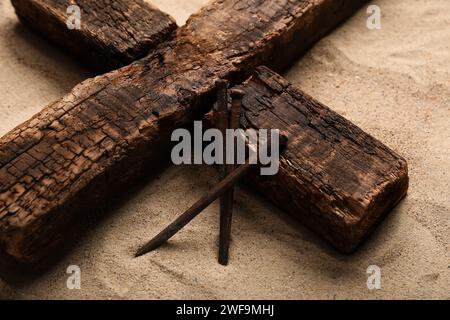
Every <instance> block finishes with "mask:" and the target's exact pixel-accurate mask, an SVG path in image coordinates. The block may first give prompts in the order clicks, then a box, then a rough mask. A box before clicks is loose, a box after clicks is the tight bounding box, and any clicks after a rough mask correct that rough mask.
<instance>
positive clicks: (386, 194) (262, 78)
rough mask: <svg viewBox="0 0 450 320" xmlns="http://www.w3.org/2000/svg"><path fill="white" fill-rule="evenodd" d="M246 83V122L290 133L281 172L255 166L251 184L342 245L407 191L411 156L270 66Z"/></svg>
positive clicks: (354, 241)
mask: <svg viewBox="0 0 450 320" xmlns="http://www.w3.org/2000/svg"><path fill="white" fill-rule="evenodd" d="M243 89H244V91H245V93H246V95H245V98H244V101H243V110H244V111H245V112H244V116H243V117H242V119H241V126H242V127H243V128H254V129H260V128H276V129H279V130H280V131H281V132H282V133H283V134H284V135H286V136H287V137H288V138H289V142H288V144H287V147H286V149H285V150H284V151H283V153H282V156H281V160H280V171H279V173H278V174H277V175H276V176H272V177H267V176H261V175H259V174H258V172H255V173H253V174H251V175H250V177H249V179H248V181H249V182H250V184H251V185H252V186H254V187H255V188H256V189H257V190H259V191H260V192H261V193H262V194H264V195H265V196H266V197H267V198H268V199H270V200H271V201H273V202H274V203H275V204H277V205H278V206H279V207H281V208H282V209H284V210H285V211H286V212H288V213H289V214H291V215H292V216H294V217H295V218H297V219H299V220H300V221H301V222H302V223H304V224H305V225H307V226H308V227H310V228H311V229H313V230H314V231H316V232H317V233H318V234H319V235H321V236H322V237H324V238H325V239H326V240H328V241H329V242H330V243H331V244H332V245H333V246H335V247H336V248H337V249H339V250H340V251H343V252H347V253H348V252H352V251H353V250H354V249H355V248H356V247H357V246H358V245H359V244H361V242H362V241H363V240H364V239H365V238H366V237H367V236H368V235H369V234H370V232H371V231H372V230H373V229H374V228H375V226H376V225H377V224H378V223H379V222H380V221H381V220H382V218H383V217H384V216H385V215H386V214H387V213H388V212H389V211H390V210H391V209H392V208H393V207H394V206H395V205H396V204H397V203H398V202H399V201H400V200H401V199H402V198H403V197H404V196H405V195H406V192H407V190H408V167H407V163H406V161H405V160H404V159H403V158H402V157H400V156H399V155H398V154H396V153H395V152H393V151H392V150H391V149H389V148H388V147H386V146H385V145H384V144H382V143H381V142H379V141H378V140H376V139H375V138H373V137H372V136H370V135H368V134H367V133H365V132H364V131H362V130H361V129H359V128H358V127H357V126H355V125H354V124H352V123H351V122H350V121H348V120H346V119H345V118H343V117H342V116H340V115H338V114H337V113H335V112H333V111H332V110H330V109H329V108H327V107H326V106H324V105H323V104H321V103H319V102H317V101H316V100H314V99H313V98H311V97H310V96H308V95H306V94H305V93H303V92H302V91H301V90H299V89H297V88H295V87H294V86H293V85H291V84H290V83H289V82H288V81H287V80H285V79H283V78H282V77H281V76H279V75H277V74H276V73H274V72H273V71H271V70H269V69H267V68H265V67H259V68H258V69H257V70H256V71H255V73H254V75H253V77H252V78H251V80H250V81H248V82H247V83H246V84H245V86H244V87H243ZM256 171H257V170H256Z"/></svg>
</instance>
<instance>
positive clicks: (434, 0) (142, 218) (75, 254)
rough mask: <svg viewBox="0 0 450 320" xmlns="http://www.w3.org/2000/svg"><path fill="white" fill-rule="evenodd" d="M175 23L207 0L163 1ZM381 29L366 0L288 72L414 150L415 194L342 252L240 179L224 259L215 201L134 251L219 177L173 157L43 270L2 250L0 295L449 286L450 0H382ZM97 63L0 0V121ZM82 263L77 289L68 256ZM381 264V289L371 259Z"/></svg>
mask: <svg viewBox="0 0 450 320" xmlns="http://www.w3.org/2000/svg"><path fill="white" fill-rule="evenodd" d="M153 3H154V4H156V5H157V6H158V7H159V8H161V9H162V10H164V11H166V12H168V13H170V14H172V15H173V16H174V17H175V18H176V19H177V21H178V23H179V24H183V23H184V22H185V20H186V19H187V17H188V16H189V15H190V14H191V13H192V12H194V11H196V10H197V9H198V8H199V7H201V5H203V4H204V3H206V0H184V1H176V0H157V1H156V0H155V1H153ZM373 4H376V5H378V6H379V7H380V8H381V12H382V28H381V30H369V29H368V28H367V27H366V19H367V17H368V14H367V13H366V10H365V9H366V8H363V9H362V10H361V11H360V12H358V14H357V15H356V16H355V17H353V18H352V19H350V20H349V21H347V22H346V23H345V24H344V25H343V26H342V27H340V28H339V29H337V30H336V31H335V32H333V33H332V34H330V35H329V36H328V37H326V38H324V39H323V40H322V41H320V42H319V43H318V44H317V45H316V46H315V47H314V48H313V49H312V50H311V51H310V52H309V53H308V54H307V55H306V56H305V57H304V58H303V59H301V60H300V61H298V63H297V64H296V65H295V66H293V67H292V69H291V70H290V71H289V72H288V73H287V74H286V76H287V78H288V79H289V80H290V81H292V82H293V83H295V84H296V85H298V87H300V88H301V89H302V90H304V91H305V92H307V93H308V94H310V95H312V96H314V97H315V98H316V99H318V100H319V101H321V102H323V103H325V104H326V105H328V106H329V107H331V108H332V109H333V110H335V111H337V112H338V113H340V114H342V115H343V116H345V117H346V118H348V119H349V120H351V121H352V122H354V123H355V124H357V125H358V126H360V127H361V128H362V129H364V130H365V131H366V132H368V133H370V134H372V135H373V136H375V137H376V138H378V139H380V140H381V141H383V142H384V143H385V144H387V145H388V146H389V147H391V148H392V149H394V150H395V151H397V152H398V153H400V154H401V155H402V156H404V157H405V158H406V159H407V160H408V164H409V170H410V178H411V183H410V191H409V195H408V197H407V198H406V199H405V200H404V201H403V202H402V203H401V204H400V205H399V206H398V207H397V208H396V209H395V210H394V211H393V212H392V214H391V215H390V216H389V217H388V218H387V219H386V220H385V221H384V222H383V223H382V224H381V225H380V227H379V228H378V229H377V231H376V232H375V234H373V235H372V236H371V237H370V238H369V240H368V241H367V242H366V243H365V244H364V245H363V246H362V247H361V248H360V249H359V250H358V251H357V253H355V254H353V255H350V256H344V255H340V254H338V253H337V252H336V251H335V250H333V249H332V248H331V247H329V246H328V245H327V244H326V243H324V242H323V241H322V240H320V239H319V238H318V237H317V236H315V235H314V234H313V233H311V232H310V231H308V230H307V229H305V228H304V227H302V226H301V225H300V224H298V223H297V222H295V221H294V220H292V219H291V218H289V217H288V216H287V215H286V214H284V213H283V212H281V211H280V210H278V209H277V208H275V207H274V206H272V205H271V204H270V203H268V202H267V201H266V200H265V199H263V198H262V197H261V196H259V195H258V194H256V193H255V192H253V191H252V190H250V189H248V188H247V187H245V186H240V187H239V189H238V196H237V199H236V206H237V207H236V213H235V215H234V225H233V242H232V248H231V259H230V265H229V266H228V267H222V266H220V265H219V264H218V263H217V251H218V250H217V245H218V221H219V220H218V204H217V203H214V204H213V205H212V206H210V208H208V209H207V210H206V211H205V212H204V214H202V215H200V216H199V217H198V218H197V219H196V220H194V221H193V223H191V224H190V225H188V226H187V227H186V228H185V229H183V231H182V232H181V233H180V234H178V235H177V236H176V237H175V238H174V239H172V240H171V241H170V243H169V244H168V245H166V246H164V247H162V248H161V249H160V250H158V251H156V252H154V253H151V254H149V255H146V256H144V257H141V258H138V259H134V258H133V253H134V252H135V250H136V249H137V248H138V247H139V246H140V245H141V244H143V243H144V242H145V241H146V240H149V239H150V238H151V237H152V236H153V235H155V234H156V233H157V232H159V231H160V230H161V229H162V228H163V227H165V226H166V225H167V223H169V222H170V221H171V220H172V219H173V218H174V217H176V216H177V215H178V214H180V213H181V212H183V210H185V209H186V208H187V207H189V206H190V205H191V204H192V203H193V202H194V201H195V200H197V199H198V198H199V197H201V196H202V195H203V194H204V192H205V191H207V190H208V189H209V188H210V187H211V186H212V185H213V184H214V182H215V181H216V179H217V178H218V176H217V174H216V172H215V170H214V169H213V168H209V167H206V166H183V167H175V166H172V167H170V168H168V169H167V170H165V171H164V172H162V173H161V174H160V175H158V176H157V177H154V178H153V179H150V180H149V181H148V182H147V183H145V184H144V185H142V186H136V190H133V191H132V192H131V194H132V195H131V196H129V197H127V199H126V200H125V201H122V202H121V204H120V205H119V206H117V207H115V209H113V210H110V211H108V212H107V213H100V212H99V214H98V216H97V215H95V216H93V217H89V218H87V219H86V221H83V225H82V230H83V232H80V236H79V237H78V241H77V243H76V244H75V245H74V246H73V248H72V249H71V250H69V251H68V252H67V254H66V255H64V256H63V257H61V258H60V259H59V260H58V261H57V262H56V263H55V264H53V265H52V266H51V267H50V268H48V270H47V271H46V272H44V273H43V274H40V275H30V274H27V273H24V272H17V270H15V269H14V267H13V264H12V263H10V261H7V259H5V258H0V259H1V260H0V298H28V299H29V298H31V299H49V298H50V299H52V298H58V299H95V298H100V299H103V298H104V299H266V298H272V299H317V298H318V299H353V298H363V299H384V298H394V299H405V298H412V299H420V298H440V299H450V1H448V0H397V1H389V0H378V1H374V2H373ZM92 75H93V74H92V73H91V71H90V70H89V69H87V68H85V67H83V66H82V65H81V64H79V63H78V62H77V61H76V60H74V59H72V58H70V57H68V56H66V55H65V54H64V53H62V52H60V51H58V50H57V49H55V48H54V47H53V46H51V45H50V44H48V43H47V42H46V41H45V40H43V39H42V38H40V37H38V36H36V35H34V34H33V33H32V32H30V31H29V30H28V29H26V28H24V27H22V26H21V25H20V23H19V22H18V20H17V18H16V16H15V14H14V11H13V9H12V7H11V4H10V3H9V1H7V0H2V1H1V2H0V89H1V90H0V115H1V116H0V134H1V135H3V134H5V133H6V132H8V131H9V130H11V129H12V128H14V127H15V126H16V125H18V124H19V123H21V122H22V121H24V120H26V119H28V118H29V117H31V116H32V115H33V114H34V113H36V112H37V111H39V110H40V109H41V108H43V107H44V106H45V105H46V104H48V103H50V102H52V101H54V100H56V99H58V98H60V97H61V96H63V95H64V93H66V92H68V91H69V90H70V89H71V88H72V87H73V86H74V85H76V84H77V83H79V82H81V81H82V80H84V79H86V78H87V77H90V76H92ZM69 265H78V266H80V268H81V272H82V274H81V276H82V278H81V281H82V282H81V290H68V288H67V286H66V281H67V278H68V275H67V274H66V269H67V267H68V266H69ZM370 265H377V266H379V267H380V268H381V272H382V280H381V281H382V282H381V289H380V290H369V289H368V288H367V285H366V281H367V277H368V275H367V273H366V270H367V268H368V266H370Z"/></svg>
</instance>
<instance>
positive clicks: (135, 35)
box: [11, 0, 177, 71]
mask: <svg viewBox="0 0 450 320" xmlns="http://www.w3.org/2000/svg"><path fill="white" fill-rule="evenodd" d="M11 2H12V4H13V6H14V8H15V10H16V13H17V16H18V17H19V19H20V20H21V21H22V23H24V24H25V25H27V26H29V27H30V28H31V29H32V30H34V31H37V32H38V33H40V34H42V35H44V36H45V37H46V38H49V39H50V40H51V41H52V42H54V43H55V44H57V45H58V46H59V47H62V48H63V49H65V50H66V51H68V52H69V53H71V54H73V55H75V56H76V57H77V58H80V59H82V60H83V61H85V62H87V63H88V64H89V65H91V66H93V67H95V68H96V69H97V70H100V71H106V70H112V69H117V68H119V67H122V66H125V65H127V64H130V63H131V62H133V61H135V60H137V59H140V58H143V57H144V56H146V55H147V54H148V53H149V51H150V49H152V48H154V47H155V46H156V45H158V44H159V43H161V42H162V41H163V40H165V39H167V38H169V37H171V36H173V35H174V31H175V29H176V28H177V25H176V23H175V20H174V19H173V18H171V17H170V16H168V15H167V14H165V13H163V12H161V11H160V10H158V9H156V8H154V7H153V6H151V5H150V4H148V3H145V2H143V1H142V0H115V1H109V0H96V1H93V0H77V1H76V2H72V1H67V0H11ZM72 4H76V5H78V6H79V7H80V9H81V29H80V30H77V29H73V30H70V29H69V28H68V27H67V20H68V17H69V15H68V14H67V8H68V6H70V5H72Z"/></svg>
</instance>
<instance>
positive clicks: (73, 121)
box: [0, 0, 365, 262]
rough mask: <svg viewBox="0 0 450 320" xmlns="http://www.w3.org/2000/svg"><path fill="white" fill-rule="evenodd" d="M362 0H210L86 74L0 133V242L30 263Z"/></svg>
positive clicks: (356, 6)
mask: <svg viewBox="0 0 450 320" xmlns="http://www.w3.org/2000/svg"><path fill="white" fill-rule="evenodd" d="M364 2H365V1H363V0H349V1H335V0H308V1H287V0H262V1H247V0H224V1H214V2H211V3H210V4H208V5H207V6H206V7H204V8H203V9H202V10H201V11H200V12H199V13H197V14H196V15H194V16H193V17H191V18H190V19H189V21H188V22H187V24H186V25H185V26H184V27H181V28H179V29H178V30H177V34H176V36H175V38H174V39H173V40H171V41H169V42H167V43H165V44H162V45H160V46H159V47H158V48H157V49H155V50H153V51H152V52H151V53H150V54H149V55H148V56H147V57H145V58H143V59H141V60H139V61H138V62H135V63H132V64H131V65H129V66H126V67H124V68H122V69H119V70H117V71H113V72H110V73H108V74H105V75H102V76H99V77H96V78H93V79H89V80H86V81H85V82H83V83H82V84H80V85H78V86H77V87H75V88H74V89H73V91H72V92H70V93H69V94H67V95H66V96H65V97H64V98H62V99H61V100H59V101H57V102H55V103H53V104H51V105H50V106H48V107H46V108H45V109H43V110H42V112H40V113H38V114H37V115H35V116H34V117H33V118H32V119H30V120H29V121H27V122H25V123H23V124H21V125H19V126H18V127H17V128H15V129H14V130H12V131H11V132H9V133H8V134H6V135H5V136H4V137H2V138H1V139H0V244H1V246H2V247H3V249H4V250H5V251H6V252H7V253H9V254H10V255H12V256H13V257H15V258H16V259H18V260H21V261H24V262H35V261H37V260H39V259H40V258H42V257H45V256H46V255H47V254H48V253H50V252H52V250H54V249H55V247H57V245H58V244H59V243H60V242H62V241H63V240H64V239H65V238H66V236H67V230H69V229H68V227H69V226H71V223H72V221H73V219H74V218H75V217H77V216H80V215H84V214H85V212H87V210H88V209H89V210H91V209H93V208H96V207H97V206H99V205H101V204H102V203H104V202H105V201H108V200H110V199H111V198H112V197H113V195H114V193H115V192H121V190H122V188H124V186H126V185H128V184H130V183H132V182H134V181H135V180H136V179H137V178H138V177H139V176H141V174H142V173H143V172H145V171H146V169H148V168H151V167H152V166H153V165H154V164H157V163H159V162H160V161H161V159H163V158H164V157H165V156H167V154H168V152H169V137H170V134H171V133H172V131H173V130H174V129H175V128H177V127H180V126H185V125H189V124H190V123H192V120H193V119H194V117H196V116H201V115H202V114H204V113H205V112H206V111H208V110H209V109H210V107H211V106H212V101H213V100H214V96H215V92H214V88H215V81H216V80H218V79H228V80H230V81H231V82H232V84H236V83H239V82H241V81H243V80H245V79H246V78H247V77H249V76H250V75H251V73H252V71H253V70H254V68H255V67H256V66H258V65H261V64H266V65H268V66H270V67H272V68H275V69H276V70H281V69H283V68H286V67H287V66H289V65H290V64H291V63H293V62H294V61H295V60H296V59H298V58H299V56H300V55H301V54H302V53H304V52H305V51H306V50H307V49H308V48H309V47H310V46H311V45H312V44H313V43H314V42H315V41H317V40H318V39H319V38H320V37H321V36H323V35H324V34H326V33H327V32H328V31H330V30H331V29H332V28H334V27H335V26H336V25H338V24H339V23H340V22H342V21H343V20H344V19H345V18H347V17H349V16H350V15H351V14H352V13H353V12H355V11H356V10H357V9H358V8H359V7H360V5H361V4H362V3H364Z"/></svg>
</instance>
